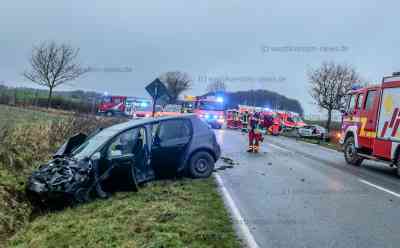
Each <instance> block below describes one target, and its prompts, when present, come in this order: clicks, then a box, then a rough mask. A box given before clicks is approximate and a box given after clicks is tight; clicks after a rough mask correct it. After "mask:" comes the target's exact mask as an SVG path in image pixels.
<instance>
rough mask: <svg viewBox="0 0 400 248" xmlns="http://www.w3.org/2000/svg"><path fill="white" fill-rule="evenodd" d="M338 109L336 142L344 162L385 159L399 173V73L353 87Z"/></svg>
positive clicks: (358, 162) (358, 163)
mask: <svg viewBox="0 0 400 248" xmlns="http://www.w3.org/2000/svg"><path fill="white" fill-rule="evenodd" d="M342 112H343V117H342V127H341V138H340V143H341V144H343V148H344V149H343V150H344V157H345V160H346V162H347V163H348V164H351V165H357V166H358V165H361V163H362V161H363V160H364V159H372V160H380V161H385V162H387V163H389V164H390V165H391V166H396V167H397V172H398V175H399V176H400V169H399V158H400V146H399V144H400V130H398V129H399V125H400V73H394V74H393V76H390V77H384V78H383V80H382V83H381V85H378V86H370V87H365V88H361V89H357V90H353V91H352V92H351V94H350V95H349V98H348V101H347V106H346V109H344V110H343V111H342Z"/></svg>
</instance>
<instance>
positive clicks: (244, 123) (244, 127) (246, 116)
mask: <svg viewBox="0 0 400 248" xmlns="http://www.w3.org/2000/svg"><path fill="white" fill-rule="evenodd" d="M241 121H242V132H247V131H248V128H247V126H248V124H249V112H248V111H247V110H246V111H244V112H243V114H242V119H241Z"/></svg>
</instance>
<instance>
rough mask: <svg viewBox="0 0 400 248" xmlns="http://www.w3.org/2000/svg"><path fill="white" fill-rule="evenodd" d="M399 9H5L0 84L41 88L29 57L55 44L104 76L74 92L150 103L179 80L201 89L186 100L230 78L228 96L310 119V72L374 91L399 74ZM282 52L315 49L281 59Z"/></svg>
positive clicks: (302, 5)
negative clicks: (262, 93) (338, 71)
mask: <svg viewBox="0 0 400 248" xmlns="http://www.w3.org/2000/svg"><path fill="white" fill-rule="evenodd" d="M135 2H136V3H135ZM399 7H400V2H398V1H394V0H393V1H375V0H336V1H320V0H315V1H314V0H312V1H288V0H280V1H267V0H260V1H243V0H241V1H239V0H235V1H227V0H213V1H211V0H209V1H208V0H206V1H188V0H169V1H165V0H160V1H151V0H146V1H140V2H139V1H132V0H130V1H128V0H126V1H122V0H121V1H109V0H108V1H100V0H98V1H89V0H85V1H77V0H69V1H54V0H52V1H50V0H41V1H18V0H13V1H5V0H3V1H2V3H1V7H0V81H3V82H6V83H7V84H9V85H24V86H34V85H33V84H32V83H29V82H26V81H25V80H24V79H23V78H22V77H21V72H22V71H23V70H24V69H25V68H27V58H28V56H29V53H30V50H31V48H32V46H33V45H34V44H38V43H39V42H41V41H45V40H56V41H60V42H67V43H70V44H71V45H73V46H74V47H79V48H80V50H81V53H80V58H81V62H82V64H83V65H85V66H90V67H92V68H97V69H98V70H97V71H93V72H91V73H89V74H87V75H86V76H85V77H83V78H81V79H79V80H78V81H77V82H74V83H73V85H71V86H68V89H87V90H96V91H100V92H103V91H107V92H109V93H112V94H123V95H132V96H146V95H147V94H146V92H145V90H144V86H145V85H146V84H147V83H149V82H151V81H152V80H153V79H154V78H155V77H157V76H159V75H160V74H161V73H163V72H166V71H169V70H181V71H185V72H187V73H189V74H190V75H191V76H192V78H193V80H194V86H193V89H192V90H191V91H190V92H187V93H188V94H190V93H192V94H201V93H204V90H205V88H206V85H207V80H205V79H204V78H205V77H206V78H215V77H222V78H227V79H229V78H231V79H233V80H232V82H228V89H229V90H231V91H233V90H239V89H251V88H253V89H255V88H257V89H258V88H263V89H269V90H274V91H277V92H279V93H281V94H284V95H287V96H288V97H292V98H296V99H298V100H299V101H300V102H301V103H302V105H303V107H304V109H305V111H306V113H308V114H309V113H311V112H314V111H316V108H315V107H314V106H313V105H312V104H310V103H311V99H310V98H309V95H308V83H307V78H306V71H307V70H308V69H309V68H312V67H316V66H318V65H319V64H320V63H321V62H322V61H325V60H329V61H330V60H333V61H336V62H344V63H348V64H351V65H354V66H355V67H356V68H357V70H358V71H359V73H360V74H361V75H362V76H363V78H365V79H367V80H369V81H374V82H377V81H380V80H381V78H382V76H383V75H388V74H391V73H392V72H393V71H395V70H399V69H400V67H399V66H398V65H397V64H396V62H395V58H397V55H398V54H399V48H398V47H399V44H400V42H399V41H400V35H399V33H398V17H397V16H398V13H397V12H398V8H399ZM284 46H291V47H293V48H296V47H297V48H298V49H299V47H308V49H309V48H310V47H311V48H315V49H314V50H310V49H309V50H307V51H305V50H304V49H303V48H300V49H302V50H301V51H292V52H287V51H286V52H285V51H282V50H280V51H276V49H278V48H280V47H284ZM321 46H322V47H329V48H335V49H338V50H337V51H320V50H319V49H320V47H321ZM263 48H265V49H263ZM268 48H269V49H268ZM339 48H340V49H339ZM273 49H275V50H274V51H272V50H273ZM102 68H132V71H130V72H102V71H101V69H102ZM238 77H244V78H248V80H239V79H238ZM260 78H264V79H265V78H267V79H266V80H264V81H263V80H259V79H260ZM274 78H277V79H278V80H275V81H274V80H273V79H274ZM282 78H283V79H284V80H282ZM245 81H249V82H245ZM260 81H261V82H260Z"/></svg>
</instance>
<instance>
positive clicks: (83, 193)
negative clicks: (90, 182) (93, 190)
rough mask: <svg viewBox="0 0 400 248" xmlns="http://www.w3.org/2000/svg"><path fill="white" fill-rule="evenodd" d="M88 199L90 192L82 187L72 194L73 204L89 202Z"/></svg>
mask: <svg viewBox="0 0 400 248" xmlns="http://www.w3.org/2000/svg"><path fill="white" fill-rule="evenodd" d="M90 200H91V198H90V191H89V188H86V187H82V188H78V189H77V190H76V191H75V193H74V202H75V203H85V202H89V201H90Z"/></svg>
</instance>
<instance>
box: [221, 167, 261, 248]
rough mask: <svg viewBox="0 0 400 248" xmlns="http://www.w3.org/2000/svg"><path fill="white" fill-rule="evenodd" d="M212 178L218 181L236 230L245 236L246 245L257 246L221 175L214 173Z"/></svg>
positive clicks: (257, 247)
mask: <svg viewBox="0 0 400 248" xmlns="http://www.w3.org/2000/svg"><path fill="white" fill-rule="evenodd" d="M214 178H215V179H216V181H217V183H218V186H219V188H220V190H221V193H222V195H223V196H224V199H225V203H226V205H227V206H228V207H229V211H230V213H231V215H232V217H233V218H234V219H235V220H236V225H237V227H238V230H239V231H240V232H241V234H242V235H243V237H244V238H245V241H246V245H247V247H249V248H259V246H258V244H257V242H256V241H255V239H254V237H253V235H252V234H251V232H250V229H249V227H248V226H247V225H246V223H245V222H244V219H243V217H242V215H241V214H240V211H239V209H238V207H237V206H236V204H235V202H234V201H233V199H232V197H231V195H230V194H229V192H228V190H227V189H226V187H225V185H224V182H223V181H222V178H221V176H220V175H218V174H214Z"/></svg>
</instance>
